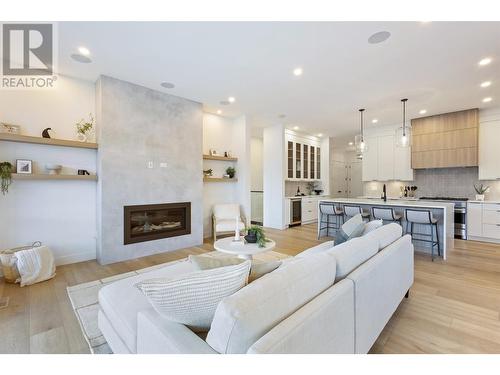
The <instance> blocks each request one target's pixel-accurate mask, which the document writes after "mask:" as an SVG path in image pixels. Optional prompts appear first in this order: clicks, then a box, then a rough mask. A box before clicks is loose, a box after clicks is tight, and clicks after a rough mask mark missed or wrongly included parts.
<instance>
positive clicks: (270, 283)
mask: <svg viewBox="0 0 500 375" xmlns="http://www.w3.org/2000/svg"><path fill="white" fill-rule="evenodd" d="M334 281H335V258H334V257H333V256H331V255H330V254H328V253H327V252H323V253H320V254H313V255H311V256H306V257H302V258H294V259H293V260H291V261H289V262H287V263H285V264H284V265H283V266H281V267H280V268H278V269H277V270H276V271H273V272H271V273H268V274H267V275H265V276H263V277H261V278H260V279H258V280H256V281H255V282H253V283H251V284H249V285H248V286H246V287H245V288H243V289H241V290H239V291H238V292H236V293H235V294H233V295H232V296H229V297H227V298H225V299H224V300H223V301H222V302H221V303H220V304H219V306H218V307H217V310H216V312H215V316H214V320H213V322H212V326H211V328H210V331H209V332H208V336H207V343H208V344H209V345H210V346H211V347H212V348H213V349H215V350H216V351H217V352H219V353H246V352H247V350H248V348H249V347H250V346H252V344H253V343H254V342H256V341H257V340H258V339H259V338H261V337H262V336H263V335H264V334H266V333H267V332H268V331H269V330H270V329H271V328H273V327H274V326H276V325H277V324H278V323H279V322H281V321H282V320H283V319H285V318H286V317H288V316H289V315H290V314H292V313H293V312H294V311H296V310H297V309H299V308H300V307H301V306H303V305H304V304H306V303H307V302H309V301H310V300H312V299H313V298H314V297H316V296H317V295H318V294H320V293H322V292H323V291H324V290H326V289H327V288H329V287H330V286H331V285H333V283H334Z"/></svg>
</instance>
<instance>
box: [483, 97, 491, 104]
mask: <svg viewBox="0 0 500 375" xmlns="http://www.w3.org/2000/svg"><path fill="white" fill-rule="evenodd" d="M492 100H493V98H491V97H490V96H488V97H487V98H484V99H483V103H489V102H491V101H492Z"/></svg>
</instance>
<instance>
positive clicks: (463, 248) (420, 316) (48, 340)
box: [0, 225, 500, 353]
mask: <svg viewBox="0 0 500 375" xmlns="http://www.w3.org/2000/svg"><path fill="white" fill-rule="evenodd" d="M267 232H268V235H269V236H270V237H272V238H273V239H274V240H276V243H277V249H276V251H279V252H282V253H286V254H289V255H296V254H297V253H299V252H301V251H303V250H305V249H307V248H309V247H311V246H313V245H315V244H317V243H319V242H320V241H317V240H316V226H315V225H304V226H301V227H295V228H292V229H288V230H285V231H277V230H271V229H269V230H267ZM212 250H213V247H212V245H211V243H210V242H206V243H204V244H203V245H202V246H200V247H194V248H189V249H184V250H179V251H175V252H171V253H164V254H158V255H154V256H149V257H145V258H141V259H136V260H132V261H126V262H121V263H116V264H111V265H108V266H100V265H98V264H97V262H95V261H88V262H82V263H77V264H72V265H67V266H62V267H58V269H57V276H56V277H55V278H54V279H52V280H50V281H46V282H43V283H40V284H36V285H32V286H29V287H24V288H20V287H19V286H18V285H12V284H6V283H4V282H3V281H0V298H1V297H6V296H7V297H10V303H9V306H8V307H7V308H6V309H0V353H88V352H89V350H88V347H87V344H86V342H85V340H84V338H83V336H82V334H81V332H80V327H79V325H78V322H77V320H76V318H75V316H74V314H73V310H72V308H71V305H70V302H69V299H68V296H67V294H66V287H67V286H69V285H75V284H79V283H83V282H87V281H92V280H96V279H101V278H103V277H107V276H111V275H115V274H119V273H124V272H128V271H131V270H136V269H140V268H144V267H148V266H151V265H155V264H159V263H164V262H169V261H172V260H176V259H181V258H185V257H186V256H187V255H188V254H198V253H203V252H207V251H212ZM371 352H372V353H500V246H499V245H493V244H487V243H481V242H473V241H458V240H456V241H455V248H454V249H453V250H451V251H450V252H449V259H448V260H447V261H446V262H442V261H439V260H436V261H435V262H431V260H430V257H429V256H426V255H421V254H416V255H415V284H414V286H413V288H412V289H411V292H410V298H409V299H405V300H404V301H403V302H402V303H401V305H400V306H399V308H398V310H397V311H396V313H395V314H394V316H393V317H392V319H391V320H390V321H389V323H388V324H387V326H386V328H385V330H384V331H383V332H382V334H381V335H380V337H379V339H378V340H377V342H376V343H375V345H374V346H373V348H372V350H371Z"/></svg>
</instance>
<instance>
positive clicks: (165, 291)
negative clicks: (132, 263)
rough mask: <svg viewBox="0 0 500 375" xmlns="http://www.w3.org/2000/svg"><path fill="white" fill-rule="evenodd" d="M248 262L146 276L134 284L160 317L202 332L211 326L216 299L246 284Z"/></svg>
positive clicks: (218, 300) (228, 294)
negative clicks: (182, 273) (174, 274)
mask: <svg viewBox="0 0 500 375" xmlns="http://www.w3.org/2000/svg"><path fill="white" fill-rule="evenodd" d="M250 265H251V262H250V261H249V260H247V261H245V262H243V263H241V264H236V265H232V266H226V267H219V268H213V269H209V270H204V271H196V272H192V273H188V274H184V275H180V276H177V277H175V278H168V277H167V278H165V277H164V278H153V279H147V280H143V281H141V282H139V283H137V284H135V286H136V287H137V288H138V289H139V290H140V291H141V292H142V293H144V295H145V296H146V297H147V298H148V300H149V301H150V302H151V304H152V305H153V307H154V308H155V310H156V311H158V313H159V314H160V315H162V316H163V317H165V318H167V319H169V320H171V321H173V322H176V323H181V324H184V325H187V326H189V327H190V328H192V329H193V330H195V331H203V330H208V329H209V328H210V324H211V323H212V319H213V316H214V314H215V309H216V308H217V305H218V304H219V302H220V301H221V300H222V299H223V298H224V297H227V296H230V295H231V294H233V293H235V292H236V291H238V290H239V289H241V288H243V287H244V286H245V285H246V284H247V282H248V274H249V272H250Z"/></svg>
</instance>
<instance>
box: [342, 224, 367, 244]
mask: <svg viewBox="0 0 500 375" xmlns="http://www.w3.org/2000/svg"><path fill="white" fill-rule="evenodd" d="M364 229H365V223H363V222H361V223H360V224H358V226H357V227H355V228H354V230H353V231H352V232H351V234H350V235H348V234H347V233H346V232H345V231H344V229H343V228H340V230H339V232H338V234H337V236H336V237H335V246H337V245H340V244H341V243H344V242H347V241H349V240H352V239H353V238H356V237H359V236H361V235H362V234H363V230H364Z"/></svg>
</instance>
